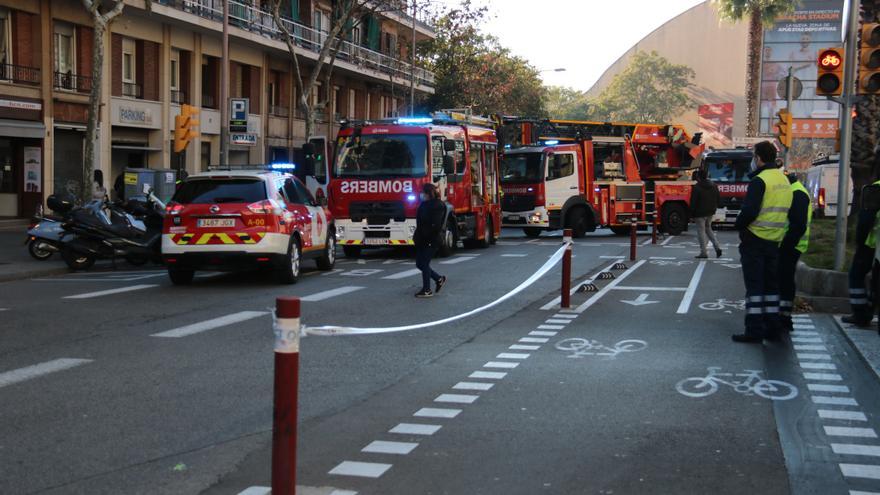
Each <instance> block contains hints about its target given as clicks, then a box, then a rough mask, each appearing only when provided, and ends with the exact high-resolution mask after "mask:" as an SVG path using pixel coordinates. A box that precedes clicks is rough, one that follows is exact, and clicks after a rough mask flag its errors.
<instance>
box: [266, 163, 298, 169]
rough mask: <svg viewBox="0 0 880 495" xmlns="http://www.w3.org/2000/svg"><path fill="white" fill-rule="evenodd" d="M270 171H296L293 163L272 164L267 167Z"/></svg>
mask: <svg viewBox="0 0 880 495" xmlns="http://www.w3.org/2000/svg"><path fill="white" fill-rule="evenodd" d="M269 168H270V169H271V170H296V164H295V163H273V164H271V165H269Z"/></svg>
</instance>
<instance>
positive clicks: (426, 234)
mask: <svg viewBox="0 0 880 495" xmlns="http://www.w3.org/2000/svg"><path fill="white" fill-rule="evenodd" d="M420 196H421V200H422V203H421V204H420V205H419V209H418V211H417V212H416V231H415V232H414V233H413V244H415V247H416V267H417V268H418V269H419V270H421V271H422V290H420V291H419V292H418V293H416V297H431V296H433V295H434V292H440V289H442V288H443V284H445V283H446V277H444V276H441V275H440V274H438V273H437V272H435V271H434V270H432V269H431V258H433V257H434V254H436V253H437V249H439V248H440V245H441V244H442V242H443V236H444V235H446V205H445V204H443V201H441V200H440V197H439V195H438V194H437V188H436V187H435V186H434V184H425V185H424V186H423V187H422V193H421V195H420ZM431 280H434V283H435V284H436V288H435V290H434V291H431Z"/></svg>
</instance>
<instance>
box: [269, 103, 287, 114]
mask: <svg viewBox="0 0 880 495" xmlns="http://www.w3.org/2000/svg"><path fill="white" fill-rule="evenodd" d="M289 114H290V110H288V108H287V107H284V106H280V105H269V115H272V116H275V117H287V116H288V115H289Z"/></svg>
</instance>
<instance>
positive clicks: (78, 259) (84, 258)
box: [61, 249, 95, 271]
mask: <svg viewBox="0 0 880 495" xmlns="http://www.w3.org/2000/svg"><path fill="white" fill-rule="evenodd" d="M61 258H62V259H63V260H64V262H65V263H67V267H68V268H70V269H71V270H73V271H77V270H88V269H89V268H91V267H92V265H94V264H95V258H94V257H92V256H90V255H88V254H80V253H77V252H74V251H73V250H71V249H64V250H62V251H61Z"/></svg>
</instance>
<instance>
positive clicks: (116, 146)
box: [110, 144, 162, 151]
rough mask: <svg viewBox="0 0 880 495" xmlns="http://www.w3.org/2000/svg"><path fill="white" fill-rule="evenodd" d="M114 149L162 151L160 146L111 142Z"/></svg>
mask: <svg viewBox="0 0 880 495" xmlns="http://www.w3.org/2000/svg"><path fill="white" fill-rule="evenodd" d="M110 147H111V148H113V149H114V150H135V151H162V148H151V147H149V146H135V145H131V144H113V145H110Z"/></svg>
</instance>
